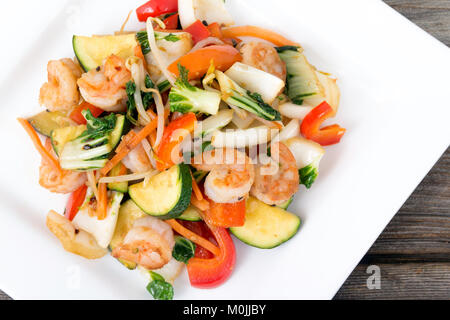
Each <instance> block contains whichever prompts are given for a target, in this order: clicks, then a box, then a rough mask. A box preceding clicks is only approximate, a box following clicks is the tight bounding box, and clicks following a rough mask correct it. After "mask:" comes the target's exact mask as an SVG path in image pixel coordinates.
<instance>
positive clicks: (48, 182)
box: [39, 139, 87, 193]
mask: <svg viewBox="0 0 450 320" xmlns="http://www.w3.org/2000/svg"><path fill="white" fill-rule="evenodd" d="M45 148H46V149H47V150H48V151H49V152H50V153H52V154H53V155H54V157H56V155H55V152H54V151H53V148H52V146H51V142H50V139H46V141H45ZM86 181H87V177H86V173H84V172H77V171H71V170H62V174H61V173H59V172H58V171H57V170H56V169H55V168H54V167H53V166H52V165H51V164H50V163H48V161H46V160H45V159H42V161H41V166H40V168H39V184H40V185H41V186H42V187H44V188H45V189H47V190H49V191H51V192H54V193H72V192H73V191H75V190H77V189H78V188H79V187H81V186H82V185H83V184H85V183H86Z"/></svg>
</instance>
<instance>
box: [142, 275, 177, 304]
mask: <svg viewBox="0 0 450 320" xmlns="http://www.w3.org/2000/svg"><path fill="white" fill-rule="evenodd" d="M150 276H151V277H152V280H153V281H152V282H150V283H149V284H148V285H147V291H148V292H149V293H150V294H151V295H152V297H153V298H154V299H155V300H172V299H173V286H172V285H171V284H170V283H168V282H166V280H164V278H163V277H162V276H161V275H159V274H157V273H156V272H153V271H150Z"/></svg>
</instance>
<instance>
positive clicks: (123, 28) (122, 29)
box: [120, 10, 133, 33]
mask: <svg viewBox="0 0 450 320" xmlns="http://www.w3.org/2000/svg"><path fill="white" fill-rule="evenodd" d="M132 13H133V10H130V12H129V13H128V16H127V18H126V19H125V22H124V23H123V24H122V27H121V28H120V32H121V33H122V32H123V31H124V30H125V27H126V25H127V23H128V20H130V17H131V14H132Z"/></svg>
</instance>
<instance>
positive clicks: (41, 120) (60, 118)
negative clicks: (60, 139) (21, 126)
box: [28, 111, 74, 137]
mask: <svg viewBox="0 0 450 320" xmlns="http://www.w3.org/2000/svg"><path fill="white" fill-rule="evenodd" d="M28 122H30V124H31V125H32V126H33V128H34V129H35V130H36V131H37V132H39V133H40V134H43V135H44V136H47V137H50V135H51V133H52V131H53V130H55V129H59V128H61V127H67V126H70V125H72V124H73V123H74V122H73V121H72V120H70V119H69V118H68V117H67V116H66V115H65V114H64V113H63V112H60V111H55V112H51V111H43V112H41V113H38V114H37V115H35V116H33V117H31V118H28Z"/></svg>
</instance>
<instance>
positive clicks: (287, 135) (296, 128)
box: [273, 119, 300, 142]
mask: <svg viewBox="0 0 450 320" xmlns="http://www.w3.org/2000/svg"><path fill="white" fill-rule="evenodd" d="M299 135H300V122H299V121H298V120H297V119H292V120H291V121H290V122H289V123H288V124H287V125H286V127H284V129H283V130H281V131H280V133H279V134H278V135H277V136H276V137H275V138H274V139H273V141H277V142H278V141H285V140H288V139H291V138H294V137H297V136H299Z"/></svg>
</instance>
